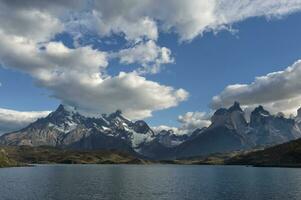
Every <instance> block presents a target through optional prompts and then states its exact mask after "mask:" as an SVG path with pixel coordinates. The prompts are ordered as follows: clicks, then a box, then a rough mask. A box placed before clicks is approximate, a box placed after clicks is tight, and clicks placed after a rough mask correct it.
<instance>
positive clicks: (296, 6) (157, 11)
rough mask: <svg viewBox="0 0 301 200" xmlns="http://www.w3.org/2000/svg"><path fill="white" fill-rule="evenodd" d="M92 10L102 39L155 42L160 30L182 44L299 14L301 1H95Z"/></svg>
mask: <svg viewBox="0 0 301 200" xmlns="http://www.w3.org/2000/svg"><path fill="white" fill-rule="evenodd" d="M92 9H93V15H92V16H93V17H94V18H95V20H96V21H98V24H99V27H101V28H100V29H99V32H100V34H102V35H108V34H110V33H115V34H116V33H123V34H125V35H126V37H127V38H128V39H131V40H133V39H139V38H140V39H141V38H142V37H148V38H149V39H156V38H157V36H158V34H157V30H158V29H160V30H161V31H166V32H168V31H173V32H175V33H177V34H178V35H179V38H180V40H182V41H185V40H192V39H193V38H195V37H196V36H198V35H202V34H203V33H204V32H206V31H218V30H220V29H225V28H227V27H229V26H231V24H233V23H235V22H239V21H242V20H244V19H246V18H249V17H256V16H265V17H268V18H270V17H275V16H276V17H279V16H283V15H287V14H290V13H293V12H296V11H299V10H300V9H301V1H300V0H289V1H288V0H279V1H275V0H267V1H261V0H188V1H178V0H166V1H160V0H131V1H123V0H117V1H105V0H98V1H94V4H93V8H92ZM167 10H168V11H167ZM156 22H160V23H156ZM158 24H159V25H158ZM133 27H135V28H134V29H135V31H134V33H133Z"/></svg>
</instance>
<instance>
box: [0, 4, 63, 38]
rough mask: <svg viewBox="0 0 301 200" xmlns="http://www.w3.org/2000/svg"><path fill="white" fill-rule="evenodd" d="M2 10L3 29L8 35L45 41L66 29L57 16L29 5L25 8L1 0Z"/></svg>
mask: <svg viewBox="0 0 301 200" xmlns="http://www.w3.org/2000/svg"><path fill="white" fill-rule="evenodd" d="M7 2H8V1H7ZM0 11H1V12H0V24H1V31H2V32H4V33H5V34H7V35H15V36H20V37H26V38H27V39H34V40H36V41H39V42H43V41H47V40H49V39H50V38H51V37H53V36H54V35H55V34H56V33H58V32H61V31H62V30H63V29H64V25H63V24H62V23H61V22H60V20H59V19H57V18H56V17H55V16H52V15H51V14H50V13H48V12H42V11H40V10H37V9H34V8H32V7H29V6H28V7H26V9H25V8H24V7H22V6H21V7H19V6H18V7H16V6H15V7H13V6H12V5H11V4H9V3H8V4H5V3H4V2H0Z"/></svg>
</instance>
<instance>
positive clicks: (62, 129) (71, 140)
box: [0, 105, 154, 151]
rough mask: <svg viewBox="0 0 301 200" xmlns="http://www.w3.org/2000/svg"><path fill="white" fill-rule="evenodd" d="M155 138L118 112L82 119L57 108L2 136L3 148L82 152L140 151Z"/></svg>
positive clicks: (143, 126) (62, 108) (60, 107)
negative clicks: (75, 149) (63, 148)
mask: <svg viewBox="0 0 301 200" xmlns="http://www.w3.org/2000/svg"><path fill="white" fill-rule="evenodd" d="M153 138H154V133H153V131H152V130H151V129H150V127H149V126H148V125H147V124H146V123H145V122H144V121H136V122H132V121H130V120H128V119H126V118H125V117H124V116H123V115H122V113H121V112H120V111H116V112H115V113H112V114H110V115H108V116H107V115H102V116H101V117H98V118H91V117H85V116H83V115H81V114H79V113H77V112H76V111H73V110H68V109H66V108H65V107H64V106H63V105H60V106H59V107H58V108H57V110H56V111H54V112H52V113H50V114H49V115H48V116H47V117H45V118H42V119H38V120H37V121H36V122H34V123H32V124H30V125H29V126H27V127H26V128H24V129H22V130H20V131H16V132H13V133H8V134H5V135H3V136H1V139H0V142H1V144H6V145H29V146H41V145H49V146H56V147H73V148H82V149H94V148H100V149H101V148H110V149H120V150H124V149H131V148H132V149H133V150H135V151H139V148H141V145H142V144H143V143H146V142H149V141H150V140H152V139H153Z"/></svg>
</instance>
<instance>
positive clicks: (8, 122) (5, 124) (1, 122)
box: [0, 108, 50, 134]
mask: <svg viewBox="0 0 301 200" xmlns="http://www.w3.org/2000/svg"><path fill="white" fill-rule="evenodd" d="M49 113H50V111H40V112H20V111H15V110H8V109H3V108H0V134H2V133H7V132H10V131H15V130H18V129H21V128H24V127H25V126H27V125H28V124H30V123H32V122H33V121H35V120H37V119H38V118H42V117H45V116H47V115H48V114H49Z"/></svg>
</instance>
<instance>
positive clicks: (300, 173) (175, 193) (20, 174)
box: [0, 165, 301, 200]
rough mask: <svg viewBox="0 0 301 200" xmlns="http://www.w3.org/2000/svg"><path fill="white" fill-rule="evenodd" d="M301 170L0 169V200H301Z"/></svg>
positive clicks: (157, 167)
mask: <svg viewBox="0 0 301 200" xmlns="http://www.w3.org/2000/svg"><path fill="white" fill-rule="evenodd" d="M300 195H301V169H289V168H255V167H244V166H197V165H38V166H36V167H20V168H4V169H0V199H1V200H61V199H62V200H67V199H72V200H96V199H97V200H98V199H104V200H115V199H116V200H119V199H121V200H125V199H126V200H159V199H171V200H185V199H187V200H188V199H192V200H196V199H201V200H202V199H204V200H228V199H229V200H236V199H237V200H242V199H247V200H249V199H250V200H254V199H273V200H277V199H279V200H285V199H289V200H292V199H296V200H297V199H300Z"/></svg>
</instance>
